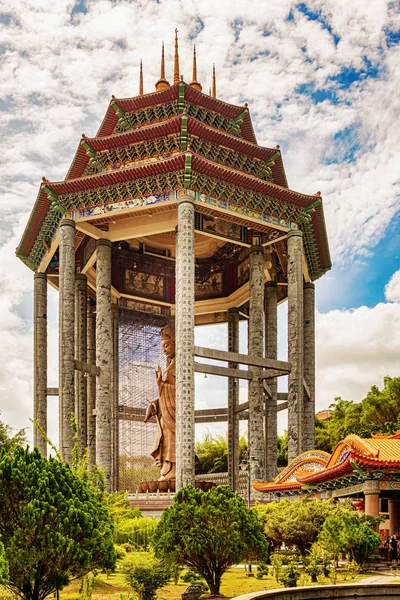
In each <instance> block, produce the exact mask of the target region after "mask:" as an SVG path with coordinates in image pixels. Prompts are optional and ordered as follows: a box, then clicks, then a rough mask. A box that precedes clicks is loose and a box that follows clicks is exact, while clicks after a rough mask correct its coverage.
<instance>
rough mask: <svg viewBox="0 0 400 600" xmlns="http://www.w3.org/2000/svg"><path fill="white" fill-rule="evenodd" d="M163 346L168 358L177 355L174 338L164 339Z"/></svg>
mask: <svg viewBox="0 0 400 600" xmlns="http://www.w3.org/2000/svg"><path fill="white" fill-rule="evenodd" d="M161 348H162V349H163V351H164V354H165V356H166V357H167V358H174V357H175V344H174V342H173V340H170V339H169V340H162V342H161Z"/></svg>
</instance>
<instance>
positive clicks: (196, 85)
mask: <svg viewBox="0 0 400 600" xmlns="http://www.w3.org/2000/svg"><path fill="white" fill-rule="evenodd" d="M190 85H191V86H192V88H194V89H195V90H197V91H198V92H201V90H202V87H201V84H200V83H199V82H198V81H197V59H196V44H195V45H194V46H193V73H192V82H191V84H190Z"/></svg>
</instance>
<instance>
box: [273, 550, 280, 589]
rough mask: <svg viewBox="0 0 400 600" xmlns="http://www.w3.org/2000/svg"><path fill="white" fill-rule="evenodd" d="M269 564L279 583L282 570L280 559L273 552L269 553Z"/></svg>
mask: <svg viewBox="0 0 400 600" xmlns="http://www.w3.org/2000/svg"><path fill="white" fill-rule="evenodd" d="M271 565H272V569H273V571H274V575H275V579H276V581H277V583H279V578H280V574H281V572H282V559H281V558H280V557H279V556H278V555H276V554H275V553H274V554H271Z"/></svg>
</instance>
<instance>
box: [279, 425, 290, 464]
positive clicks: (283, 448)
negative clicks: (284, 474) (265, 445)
mask: <svg viewBox="0 0 400 600" xmlns="http://www.w3.org/2000/svg"><path fill="white" fill-rule="evenodd" d="M288 444H289V434H288V432H287V430H286V431H284V432H283V435H278V454H277V462H278V467H286V466H287V464H288Z"/></svg>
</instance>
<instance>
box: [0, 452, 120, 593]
mask: <svg viewBox="0 0 400 600" xmlns="http://www.w3.org/2000/svg"><path fill="white" fill-rule="evenodd" d="M0 506H1V519H0V535H1V538H2V541H3V543H4V547H5V551H6V558H7V559H8V562H9V568H10V581H9V587H10V588H11V589H12V590H13V591H14V592H16V593H17V594H19V595H20V596H22V597H24V598H26V599H27V600H42V599H43V598H45V597H46V596H48V595H49V594H51V593H52V592H54V591H56V590H60V589H62V588H63V587H64V586H65V585H66V584H67V583H68V582H69V581H70V580H71V579H73V578H77V577H82V576H83V575H84V574H86V573H88V572H89V571H91V570H92V569H93V568H95V567H99V568H107V569H112V568H113V567H114V565H115V551H114V547H113V541H112V526H111V523H110V520H109V518H108V514H107V510H106V509H105V508H104V507H103V506H102V504H101V502H100V500H99V498H98V496H97V495H96V494H94V492H93V491H92V490H91V489H90V488H89V486H88V485H87V484H86V483H85V482H83V481H82V480H80V479H79V478H78V477H76V475H75V474H74V473H73V472H72V471H71V469H70V467H69V466H68V465H66V464H64V463H62V462H60V461H59V460H56V459H53V458H50V459H49V460H47V459H45V458H44V457H42V456H41V455H40V453H39V451H38V450H37V449H36V448H35V449H34V450H33V452H30V451H29V449H23V448H21V447H19V448H16V449H15V451H14V452H13V454H12V455H7V454H5V453H4V452H3V453H2V454H1V455H0Z"/></svg>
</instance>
